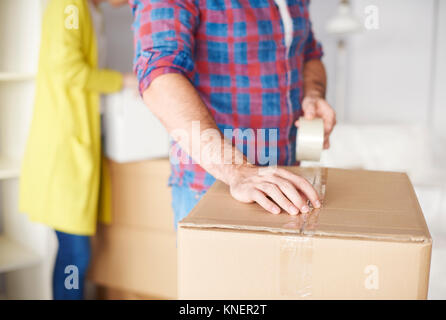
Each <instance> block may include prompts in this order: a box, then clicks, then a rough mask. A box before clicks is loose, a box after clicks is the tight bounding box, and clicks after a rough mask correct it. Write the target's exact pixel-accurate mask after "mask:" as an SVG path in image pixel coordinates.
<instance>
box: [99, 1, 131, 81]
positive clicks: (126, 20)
mask: <svg viewBox="0 0 446 320" xmlns="http://www.w3.org/2000/svg"><path fill="white" fill-rule="evenodd" d="M102 10H103V13H104V16H105V35H106V37H107V47H108V50H107V65H108V67H110V68H114V69H116V70H118V71H121V72H130V71H131V70H132V64H133V32H132V30H131V25H132V22H133V17H132V14H131V10H130V8H129V6H128V5H125V6H122V7H119V8H113V7H111V6H109V5H108V4H103V5H102Z"/></svg>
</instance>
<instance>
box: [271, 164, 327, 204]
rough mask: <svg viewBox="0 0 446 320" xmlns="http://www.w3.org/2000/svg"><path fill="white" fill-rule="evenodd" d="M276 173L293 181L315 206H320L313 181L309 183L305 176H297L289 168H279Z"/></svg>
mask: <svg viewBox="0 0 446 320" xmlns="http://www.w3.org/2000/svg"><path fill="white" fill-rule="evenodd" d="M276 174H277V175H278V176H280V177H282V178H284V179H287V180H289V181H291V182H292V183H293V184H294V185H295V186H296V188H297V189H298V190H299V191H301V192H302V193H303V194H304V195H305V196H306V197H307V198H308V199H309V200H310V201H311V203H312V204H313V207H315V208H320V207H321V203H320V201H319V195H318V194H317V192H316V190H314V188H313V186H312V185H311V183H309V182H308V181H307V180H306V179H305V178H303V177H300V176H297V175H295V174H293V173H291V172H290V171H288V170H285V169H282V168H278V169H277V170H276Z"/></svg>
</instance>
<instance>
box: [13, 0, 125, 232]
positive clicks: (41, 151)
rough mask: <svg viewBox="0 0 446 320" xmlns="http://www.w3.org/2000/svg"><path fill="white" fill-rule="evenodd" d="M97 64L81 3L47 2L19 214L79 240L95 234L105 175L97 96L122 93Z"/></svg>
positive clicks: (115, 77) (117, 80)
mask: <svg viewBox="0 0 446 320" xmlns="http://www.w3.org/2000/svg"><path fill="white" fill-rule="evenodd" d="M97 59H98V58H97V44H96V37H95V32H94V29H93V24H92V21H91V17H90V14H89V10H88V3H87V1H86V0H50V1H49V3H48V5H47V8H46V11H45V14H44V19H43V26H42V36H41V47H40V57H39V70H38V74H37V82H36V93H35V105H34V114H33V119H32V124H31V128H30V133H29V137H28V142H27V146H26V151H25V156H24V160H23V163H22V173H21V180H20V205H19V207H20V211H21V212H26V213H28V215H29V217H30V219H31V220H33V221H37V222H41V223H44V224H46V225H48V226H50V227H52V228H54V229H56V230H59V231H62V232H67V233H73V234H79V235H92V234H94V233H95V231H96V222H97V217H98V210H99V208H98V207H99V205H98V204H99V202H100V201H99V199H100V190H99V189H100V180H101V179H100V177H101V168H103V166H101V140H100V115H99V95H100V93H110V92H115V91H119V90H120V89H121V87H122V76H121V74H120V73H118V72H115V71H111V70H99V69H97ZM108 195H109V192H108ZM103 200H104V203H107V204H108V203H109V202H108V200H110V199H103ZM109 218H110V215H109V213H108V214H106V215H105V220H107V219H109Z"/></svg>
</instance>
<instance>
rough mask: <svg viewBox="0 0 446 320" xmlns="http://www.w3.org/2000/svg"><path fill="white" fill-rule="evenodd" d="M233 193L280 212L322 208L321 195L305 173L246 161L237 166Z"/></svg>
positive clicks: (232, 183) (237, 197)
mask: <svg viewBox="0 0 446 320" xmlns="http://www.w3.org/2000/svg"><path fill="white" fill-rule="evenodd" d="M228 182H229V187H230V192H231V195H232V196H233V197H234V198H235V199H236V200H238V201H241V202H245V203H252V202H257V203H258V204H259V205H260V206H262V207H263V208H264V209H265V210H267V211H269V212H271V213H273V214H279V213H280V211H281V208H282V209H283V210H285V211H286V212H288V213H289V214H291V215H297V214H298V213H299V211H300V212H302V213H307V212H309V211H310V208H309V207H308V205H307V202H308V199H309V200H310V201H311V203H312V204H313V207H315V208H320V207H321V203H320V201H319V196H318V194H317V192H316V190H315V189H314V188H313V186H312V185H311V184H310V183H309V182H308V181H307V180H306V179H305V178H303V177H300V176H298V175H295V174H293V173H291V172H289V171H287V170H285V169H282V168H262V167H257V166H254V165H242V166H239V167H237V168H236V169H235V170H234V175H233V176H232V177H231V179H230V180H229V181H228Z"/></svg>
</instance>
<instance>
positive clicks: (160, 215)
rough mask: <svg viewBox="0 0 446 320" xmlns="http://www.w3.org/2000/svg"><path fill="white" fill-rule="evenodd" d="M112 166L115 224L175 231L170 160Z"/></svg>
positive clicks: (114, 164) (115, 163)
mask: <svg viewBox="0 0 446 320" xmlns="http://www.w3.org/2000/svg"><path fill="white" fill-rule="evenodd" d="M109 163H110V166H109V167H110V176H111V185H112V223H113V225H122V226H128V227H135V228H148V229H156V230H160V231H167V232H175V228H174V220H173V210H172V196H171V190H170V188H169V186H168V179H169V175H170V163H169V160H168V159H156V160H146V161H139V162H131V163H122V164H121V163H117V162H114V161H110V162H109Z"/></svg>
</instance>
